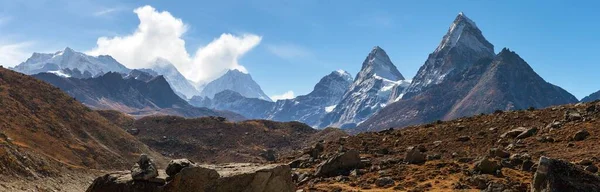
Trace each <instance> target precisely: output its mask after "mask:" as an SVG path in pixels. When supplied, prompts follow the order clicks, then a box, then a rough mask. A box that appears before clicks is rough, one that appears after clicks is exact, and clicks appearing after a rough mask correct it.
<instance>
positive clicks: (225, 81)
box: [200, 70, 272, 101]
mask: <svg viewBox="0 0 600 192" xmlns="http://www.w3.org/2000/svg"><path fill="white" fill-rule="evenodd" d="M225 90H232V91H235V92H237V93H239V94H241V95H242V96H244V97H247V98H259V99H262V100H265V101H272V100H271V98H269V96H267V95H266V94H265V93H264V92H263V90H262V89H261V88H260V86H259V85H258V84H257V83H256V82H255V81H254V80H253V79H252V76H250V74H246V73H243V72H241V71H238V70H229V71H227V73H225V74H224V75H223V76H221V77H219V78H218V79H215V80H214V81H211V82H210V83H208V84H206V86H205V87H204V89H203V90H202V92H201V93H200V96H202V97H208V98H211V99H212V98H213V97H214V96H215V95H216V94H217V93H220V92H222V91H225Z"/></svg>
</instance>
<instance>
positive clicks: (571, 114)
mask: <svg viewBox="0 0 600 192" xmlns="http://www.w3.org/2000/svg"><path fill="white" fill-rule="evenodd" d="M581 119H582V117H581V114H580V113H579V112H577V111H576V110H568V111H566V112H565V120H566V121H578V120H581Z"/></svg>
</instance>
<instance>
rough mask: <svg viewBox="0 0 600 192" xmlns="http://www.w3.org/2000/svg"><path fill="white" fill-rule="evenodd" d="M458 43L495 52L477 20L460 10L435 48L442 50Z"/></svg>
mask: <svg viewBox="0 0 600 192" xmlns="http://www.w3.org/2000/svg"><path fill="white" fill-rule="evenodd" d="M458 44H461V45H464V46H466V47H468V48H471V49H473V50H475V51H478V52H491V53H493V52H494V47H493V46H492V45H491V44H490V43H489V42H488V41H487V40H486V39H485V38H483V36H482V35H481V31H480V30H479V28H478V27H477V25H476V24H475V22H474V21H473V20H471V19H469V18H468V17H467V16H466V15H465V14H464V13H463V12H460V13H459V14H458V16H456V19H454V22H452V25H450V28H449V29H448V32H447V33H446V35H445V36H444V38H443V40H442V43H440V45H439V46H438V47H437V48H436V49H435V52H436V53H437V52H441V51H443V50H444V49H450V48H453V47H455V46H457V45H458Z"/></svg>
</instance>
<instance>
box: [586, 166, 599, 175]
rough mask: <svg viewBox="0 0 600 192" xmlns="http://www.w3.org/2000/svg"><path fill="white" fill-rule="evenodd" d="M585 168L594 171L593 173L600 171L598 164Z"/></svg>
mask: <svg viewBox="0 0 600 192" xmlns="http://www.w3.org/2000/svg"><path fill="white" fill-rule="evenodd" d="M584 170H586V171H589V172H592V173H597V172H598V167H596V165H593V164H592V165H588V166H586V167H585V168H584Z"/></svg>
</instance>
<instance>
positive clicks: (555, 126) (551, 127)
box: [546, 121, 562, 129]
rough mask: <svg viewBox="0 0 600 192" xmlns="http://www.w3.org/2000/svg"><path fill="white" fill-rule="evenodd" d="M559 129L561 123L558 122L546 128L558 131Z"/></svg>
mask: <svg viewBox="0 0 600 192" xmlns="http://www.w3.org/2000/svg"><path fill="white" fill-rule="evenodd" d="M560 127H562V122H560V121H554V122H552V123H550V124H548V126H546V128H547V129H558V128H560Z"/></svg>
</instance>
